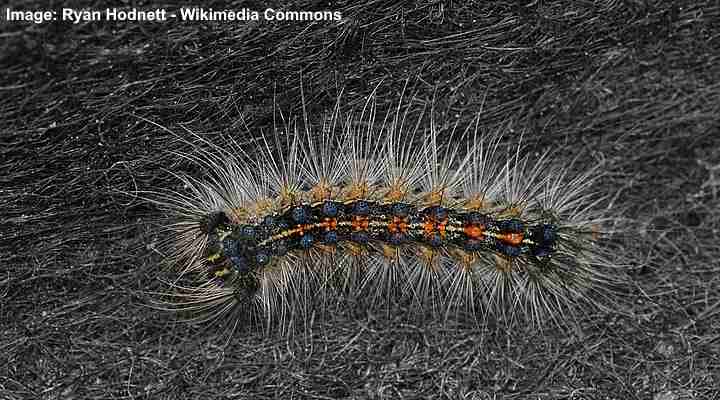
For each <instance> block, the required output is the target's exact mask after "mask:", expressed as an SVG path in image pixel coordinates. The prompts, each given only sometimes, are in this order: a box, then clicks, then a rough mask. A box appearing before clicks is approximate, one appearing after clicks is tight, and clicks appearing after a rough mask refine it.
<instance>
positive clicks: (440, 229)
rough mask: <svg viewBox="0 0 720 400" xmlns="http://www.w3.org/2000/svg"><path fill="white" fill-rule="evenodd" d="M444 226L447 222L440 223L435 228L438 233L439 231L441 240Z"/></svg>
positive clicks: (443, 234) (443, 235)
mask: <svg viewBox="0 0 720 400" xmlns="http://www.w3.org/2000/svg"><path fill="white" fill-rule="evenodd" d="M445 225H447V220H444V221H442V222H440V223H439V224H438V226H437V228H438V231H440V237H442V238H444V237H445Z"/></svg>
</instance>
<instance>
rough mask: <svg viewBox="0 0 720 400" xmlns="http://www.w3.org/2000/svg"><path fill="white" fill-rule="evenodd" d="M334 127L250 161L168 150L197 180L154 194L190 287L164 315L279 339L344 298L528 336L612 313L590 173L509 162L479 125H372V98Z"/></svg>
mask: <svg viewBox="0 0 720 400" xmlns="http://www.w3.org/2000/svg"><path fill="white" fill-rule="evenodd" d="M341 115H343V114H341V113H340V112H339V106H338V107H336V109H335V111H334V112H333V113H332V116H331V117H330V118H328V119H327V120H325V122H324V124H323V125H322V126H321V127H320V129H316V128H314V127H313V126H311V125H310V124H309V123H308V122H307V120H306V121H305V123H304V126H302V127H300V126H298V124H297V123H288V124H284V126H282V127H280V128H277V129H275V131H274V132H272V134H269V135H260V136H259V137H258V138H257V140H256V141H255V146H254V149H253V150H247V149H248V146H244V145H240V144H239V143H237V142H235V141H234V140H232V139H229V140H227V141H225V142H223V143H217V142H213V141H210V140H208V139H206V138H203V137H202V136H200V135H197V134H194V133H192V132H189V133H188V135H186V137H184V138H183V137H178V140H181V141H183V142H184V144H185V145H186V147H187V148H188V149H189V150H188V151H184V152H176V153H175V156H177V157H179V158H182V159H185V160H187V161H189V162H190V163H192V164H193V165H195V166H197V167H198V168H200V169H202V170H204V171H205V176H204V177H203V178H202V179H198V178H194V177H192V176H189V175H180V174H178V178H179V179H180V180H181V181H182V182H183V184H184V187H185V188H186V191H185V192H182V193H181V192H177V191H165V192H162V193H153V195H154V197H153V198H154V201H155V202H156V204H158V205H160V206H161V207H162V208H164V209H165V210H167V211H169V213H170V215H171V216H172V219H173V222H172V223H170V224H167V225H166V228H167V232H168V236H167V238H168V245H169V247H170V249H171V250H170V252H169V258H170V260H171V262H172V263H173V264H175V265H177V266H179V272H180V275H181V276H188V275H190V276H193V277H195V282H196V283H195V284H193V285H191V286H180V285H175V286H176V287H175V289H177V292H176V294H175V295H174V296H173V297H174V302H173V305H172V308H174V309H178V310H185V311H191V312H193V313H195V315H196V316H197V317H196V319H197V320H202V321H215V322H222V323H225V324H230V325H232V326H236V325H237V324H238V323H239V321H245V318H251V319H255V320H256V321H258V322H260V323H261V324H262V325H264V326H266V327H270V326H280V327H282V328H283V329H285V328H287V327H289V326H291V325H293V324H297V323H306V322H307V320H308V319H310V316H311V315H314V314H315V313H316V312H318V311H321V310H322V309H323V307H326V306H327V305H328V304H329V303H332V302H338V301H348V300H352V302H353V303H354V304H360V305H362V306H363V307H367V308H368V309H370V310H377V309H386V310H387V309H389V308H390V307H392V303H395V302H401V303H405V304H409V305H410V308H411V309H412V310H413V311H415V312H416V313H418V314H422V313H426V312H431V313H432V314H433V315H436V316H441V317H442V318H445V319H448V318H451V317H452V316H453V315H457V314H464V315H471V316H474V317H476V318H477V319H478V320H481V321H483V320H487V319H489V318H492V319H503V320H515V319H523V320H526V321H529V322H531V323H534V324H537V325H542V324H544V323H546V322H548V321H551V322H553V323H556V324H562V323H563V322H564V321H566V320H568V319H569V318H571V314H572V313H573V312H575V311H576V310H578V309H579V308H580V307H585V306H587V305H591V306H594V307H603V306H606V305H608V304H610V303H611V301H612V300H611V296H610V292H611V288H612V287H613V285H614V284H615V283H616V281H617V277H616V275H615V273H614V271H613V269H614V267H615V264H614V263H613V261H612V257H611V254H612V246H611V245H610V243H611V242H609V241H608V240H607V239H608V237H609V235H610V234H611V233H612V231H613V228H612V226H613V224H614V222H615V220H614V218H613V217H612V216H610V215H607V211H608V210H607V208H603V207H601V203H602V202H603V197H604V196H603V195H602V194H600V193H598V191H597V190H595V189H594V186H595V184H596V182H597V180H598V179H599V177H600V176H601V173H600V168H601V166H600V165H599V164H598V165H596V166H594V167H590V168H587V169H586V170H585V171H580V172H578V171H576V169H577V167H578V166H579V165H580V163H579V161H578V159H575V160H572V161H570V162H567V160H563V159H561V158H560V159H557V160H556V159H555V157H554V156H555V155H556V154H557V153H553V152H550V151H540V150H539V149H529V148H528V147H527V146H526V145H523V144H522V141H520V144H517V145H516V146H514V147H510V148H509V149H508V147H507V146H505V145H503V139H504V138H505V136H503V135H505V133H504V132H503V131H502V130H498V131H495V132H491V133H482V132H481V130H480V129H479V127H478V120H477V119H476V120H475V121H473V123H472V124H468V125H467V126H465V127H464V128H462V129H461V128H460V124H459V123H455V124H450V125H449V126H447V127H442V128H441V127H438V124H437V123H436V121H434V120H433V118H432V115H433V112H432V110H431V111H430V116H431V118H430V121H429V123H428V121H427V118H424V117H425V115H426V110H420V111H419V112H418V113H413V112H412V111H411V107H404V106H402V105H400V103H399V105H398V106H397V108H396V109H394V110H393V111H392V112H388V113H385V114H382V115H383V116H382V118H379V117H378V115H379V113H378V111H377V109H376V107H375V104H374V102H373V98H372V96H371V97H370V98H368V100H367V102H366V103H365V105H364V107H363V109H362V110H361V111H360V112H359V115H348V116H341ZM534 154H537V155H534ZM563 162H566V163H567V164H563Z"/></svg>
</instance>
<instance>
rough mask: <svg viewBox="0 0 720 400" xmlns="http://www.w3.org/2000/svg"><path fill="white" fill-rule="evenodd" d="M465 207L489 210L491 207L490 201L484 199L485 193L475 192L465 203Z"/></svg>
mask: <svg viewBox="0 0 720 400" xmlns="http://www.w3.org/2000/svg"><path fill="white" fill-rule="evenodd" d="M465 208H467V209H469V210H489V209H491V208H492V203H490V202H489V201H486V200H485V195H482V194H476V195H475V196H473V197H472V198H471V199H470V200H469V201H468V202H467V203H466V204H465Z"/></svg>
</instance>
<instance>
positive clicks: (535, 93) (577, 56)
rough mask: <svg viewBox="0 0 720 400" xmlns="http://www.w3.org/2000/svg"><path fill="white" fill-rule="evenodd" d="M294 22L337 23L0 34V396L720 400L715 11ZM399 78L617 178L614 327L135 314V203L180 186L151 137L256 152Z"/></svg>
mask: <svg viewBox="0 0 720 400" xmlns="http://www.w3.org/2000/svg"><path fill="white" fill-rule="evenodd" d="M81 3H82V2H81ZM127 3H133V2H123V3H120V2H119V3H118V5H119V6H127ZM270 3H271V2H268V3H267V4H265V3H263V4H260V3H255V2H237V3H236V4H233V5H232V8H236V9H238V8H242V7H249V8H253V9H260V10H262V9H264V8H265V7H272V6H273V4H270ZM9 5H10V6H11V7H13V8H16V9H21V8H27V9H33V8H40V9H42V8H53V7H59V5H58V4H57V3H56V2H48V4H43V2H38V1H22V0H11V1H10V2H9ZM134 5H136V6H140V7H148V8H150V7H161V6H163V7H167V8H175V7H176V6H178V5H174V4H165V3H163V4H162V5H161V4H148V3H146V2H140V3H137V4H134ZM183 5H186V4H183ZM83 6H84V7H96V8H101V7H105V6H106V4H105V3H102V4H101V3H99V2H98V3H97V4H96V3H93V2H84V3H82V4H74V5H73V7H75V8H81V7H83ZM186 6H188V5H186ZM203 6H205V7H214V8H215V9H222V8H224V7H229V6H228V5H226V4H223V3H219V2H217V3H214V4H212V3H206V4H203ZM285 7H286V8H287V9H331V10H340V11H342V15H343V20H342V21H341V22H322V23H304V22H297V23H286V22H283V23H270V22H246V23H229V22H167V23H126V22H116V23H115V22H106V21H103V22H94V23H82V24H77V25H73V24H69V23H63V22H54V23H47V24H39V25H36V24H19V23H12V24H11V23H7V22H6V21H4V20H3V21H0V29H1V31H0V70H1V71H2V74H0V143H1V145H0V165H2V175H0V205H1V206H2V211H1V212H0V255H2V264H1V265H2V268H0V398H2V399H55V398H58V399H66V398H74V399H107V398H116V399H120V398H122V399H141V398H152V399H158V398H168V399H175V398H181V399H194V398H202V399H211V398H253V399H256V398H468V399H470V398H472V399H492V398H575V399H577V398H613V399H614V398H618V399H635V398H637V399H647V398H651V399H656V400H669V399H685V398H687V399H690V398H698V399H714V398H718V397H719V396H720V389H718V388H719V387H720V356H719V355H718V354H720V335H719V334H718V332H720V290H718V287H719V285H720V274H719V273H718V272H720V266H719V265H718V259H719V256H720V246H719V245H718V243H719V240H718V239H719V229H720V211H718V210H719V209H720V207H718V206H719V203H720V201H719V197H718V196H719V193H718V192H719V191H720V67H719V66H720V24H718V23H717V21H719V20H720V4H719V3H718V2H717V1H647V2H643V1H597V2H589V1H564V2H545V1H536V2H509V1H501V2H460V1H419V2H409V1H407V2H406V1H363V2H343V1H340V2H313V1H291V2H287V3H286V4H285ZM408 77H413V82H414V83H413V90H414V93H416V94H417V98H418V99H434V104H435V105H436V107H437V109H438V110H443V112H444V113H446V114H444V115H445V116H448V117H449V116H452V117H453V119H451V118H448V121H450V120H454V119H457V118H460V119H461V120H464V121H470V120H471V119H472V118H473V117H474V115H475V114H476V113H478V112H480V111H482V113H481V117H480V124H481V125H482V126H487V127H492V126H497V125H499V124H506V123H508V121H510V122H511V123H512V126H514V127H517V129H518V134H519V132H520V131H521V130H522V131H523V132H524V137H525V139H526V140H528V141H529V143H532V144H533V145H534V146H538V148H539V149H541V148H547V147H554V148H557V149H560V150H561V151H563V152H567V154H569V155H571V154H577V153H578V152H579V151H580V150H583V151H586V152H588V153H590V154H593V157H594V159H597V160H608V161H609V164H608V165H611V166H612V168H611V169H609V170H608V171H607V176H606V178H605V180H604V181H603V185H605V186H603V188H604V189H606V190H607V191H608V192H609V193H614V197H613V204H614V205H615V207H617V210H618V216H619V217H623V218H627V219H629V220H631V221H633V222H632V227H633V233H632V235H631V236H632V239H633V240H630V241H628V244H627V245H626V247H627V251H628V252H629V253H632V255H633V256H634V258H636V259H637V261H636V262H634V263H632V265H630V266H629V267H628V274H629V276H630V279H631V282H630V283H629V285H628V286H629V287H628V288H627V289H626V292H627V293H626V297H627V300H628V301H626V302H625V303H624V304H625V305H624V306H623V308H622V309H618V310H614V311H612V312H595V313H587V314H586V315H581V316H578V319H577V322H576V324H575V329H571V330H554V329H548V330H547V331H543V332H537V331H536V330H532V329H526V328H525V327H523V326H516V327H512V328H511V329H508V330H506V331H500V332H498V331H495V330H492V329H488V330H484V329H478V328H475V327H467V328H463V327H457V328H451V327H448V326H443V325H441V324H433V323H431V324H427V323H422V324H420V323H418V324H409V323H407V322H399V321H398V320H396V319H395V317H392V316H391V317H389V318H387V317H382V318H380V317H376V316H372V315H364V314H363V313H362V312H360V311H358V312H355V313H349V314H353V315H337V316H335V317H332V316H331V317H329V318H327V320H326V321H325V322H323V323H322V324H319V325H318V326H315V327H314V328H312V330H311V331H307V332H304V333H303V334H302V335H295V336H291V337H289V338H288V337H279V336H274V335H266V334H261V333H255V332H242V333H239V334H236V335H235V336H234V337H233V338H232V339H230V340H229V341H227V338H225V337H224V336H223V335H222V333H221V332H216V331H213V330H206V329H203V328H202V327H197V326H192V325H187V324H177V323H175V319H174V316H173V315H172V314H168V313H164V312H161V311H158V310H156V309H153V308H151V307H149V306H148V304H150V301H151V296H150V295H149V294H148V293H149V292H153V291H157V290H161V289H162V288H163V287H164V286H163V284H162V283H161V282H159V281H158V279H157V278H156V275H157V270H158V268H159V267H158V266H159V265H160V261H161V259H162V254H159V251H157V246H156V244H157V243H158V241H159V240H161V239H162V238H161V237H158V235H157V233H156V232H157V226H155V225H154V223H153V221H155V220H156V217H157V213H158V210H156V209H155V208H154V207H153V206H151V205H150V204H148V203H147V202H144V201H141V200H139V199H137V198H134V197H133V196H130V195H127V194H126V193H132V192H134V191H136V190H140V189H142V190H148V189H153V188H159V187H162V188H176V189H181V188H177V187H175V186H177V180H176V179H174V178H173V177H172V172H178V171H181V170H183V169H187V168H188V167H187V166H186V165H184V164H183V163H182V162H180V160H178V159H176V158H175V157H172V156H171V155H169V154H168V152H167V150H169V149H172V148H178V149H179V150H182V149H181V147H182V143H180V142H178V141H176V140H172V137H171V135H170V134H169V133H168V132H167V131H166V130H165V129H162V128H161V127H167V129H169V130H172V131H173V132H179V133H182V132H184V131H185V129H188V130H192V131H193V132H196V133H199V134H201V135H203V136H204V137H207V138H209V139H211V140H212V139H213V138H214V137H216V136H219V135H233V136H234V137H235V138H236V139H237V140H240V141H243V140H251V139H252V135H251V134H250V133H249V132H259V131H260V130H262V131H264V132H268V131H269V129H271V128H272V126H273V118H274V116H275V115H277V110H282V111H283V112H284V113H286V115H302V114H303V104H305V110H304V111H305V112H306V113H307V115H310V116H314V115H320V114H322V113H324V112H327V111H328V110H330V109H332V107H333V105H334V103H335V101H336V99H337V96H338V95H339V93H340V92H341V91H342V92H343V98H344V99H345V101H346V102H347V104H348V105H349V106H352V105H358V104H360V105H361V104H362V102H363V101H364V98H365V97H366V96H367V95H369V94H370V93H371V92H372V90H373V89H375V87H378V92H377V96H376V98H377V101H378V103H379V104H380V105H381V106H382V105H390V104H393V102H394V101H397V99H398V97H399V95H400V92H401V90H402V88H403V86H404V85H405V82H406V80H407V79H408ZM301 83H302V87H303V97H301V90H300V87H301ZM303 99H304V101H303ZM455 116H459V117H457V118H455ZM441 117H442V115H441ZM440 120H441V121H442V120H443V118H440ZM148 121H152V122H153V123H150V122H148ZM448 123H450V122H448Z"/></svg>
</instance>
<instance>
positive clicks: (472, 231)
mask: <svg viewBox="0 0 720 400" xmlns="http://www.w3.org/2000/svg"><path fill="white" fill-rule="evenodd" d="M463 231H464V232H465V235H466V236H467V237H469V238H471V239H480V238H481V237H483V236H484V235H485V227H484V226H482V225H466V226H465V227H464V228H463Z"/></svg>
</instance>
